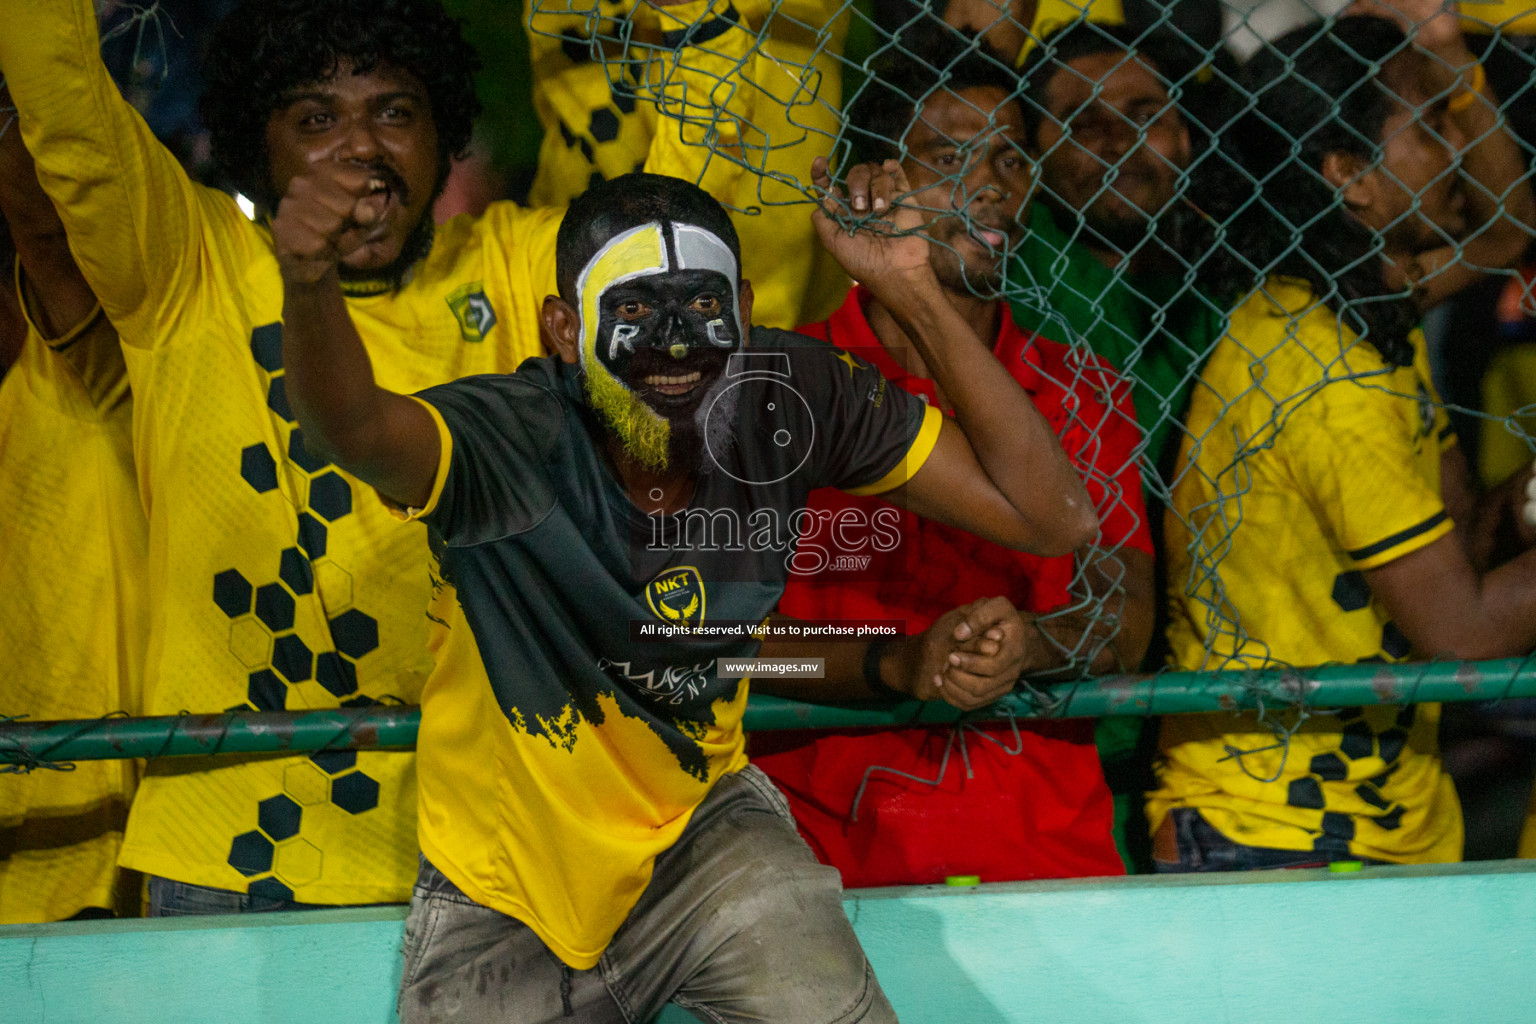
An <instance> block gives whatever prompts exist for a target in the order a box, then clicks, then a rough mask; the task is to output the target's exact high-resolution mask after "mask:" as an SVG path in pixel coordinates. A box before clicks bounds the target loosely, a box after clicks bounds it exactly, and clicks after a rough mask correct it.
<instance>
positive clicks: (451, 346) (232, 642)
mask: <svg viewBox="0 0 1536 1024" xmlns="http://www.w3.org/2000/svg"><path fill="white" fill-rule="evenodd" d="M658 6H659V5H658ZM647 10H649V11H650V14H651V15H652V16H660V15H657V12H656V11H655V10H651V8H650V7H649V5H647ZM5 16H6V25H5V31H4V32H0V72H3V74H4V75H5V77H6V80H7V81H8V83H9V84H10V87H11V91H12V94H13V96H14V98H15V101H16V105H17V107H18V108H19V111H20V116H21V121H20V126H21V131H22V135H23V137H24V139H25V141H26V143H27V146H28V148H29V149H30V150H31V151H32V153H33V155H34V156H35V157H36V161H37V168H38V177H39V179H40V180H41V182H42V184H43V187H44V188H45V189H46V190H47V191H48V193H49V195H50V197H51V198H52V200H53V202H54V204H55V205H56V206H57V207H58V210H59V215H60V217H61V218H62V220H63V222H64V226H65V228H66V230H67V231H68V234H69V241H70V245H71V248H72V249H73V251H74V252H75V253H76V255H77V256H78V258H79V263H80V269H81V271H82V273H83V274H84V275H85V278H86V280H87V281H88V282H89V284H90V286H91V288H92V289H93V291H94V292H95V293H96V295H98V296H99V297H100V299H101V303H102V306H103V308H104V309H105V311H106V313H107V316H108V317H109V318H110V319H111V321H112V323H113V325H114V326H115V327H116V328H117V330H118V333H119V335H120V338H121V341H122V345H123V349H124V353H125V356H126V358H127V368H128V376H129V380H130V382H131V384H132V387H133V391H134V395H135V403H136V408H135V415H134V423H133V426H134V455H135V461H136V469H137V472H138V478H139V484H140V490H141V497H142V500H143V503H144V506H145V508H147V509H148V511H149V535H150V539H149V551H150V562H149V567H148V571H147V572H146V573H145V574H144V580H143V585H144V588H145V590H146V592H147V594H148V601H149V619H150V625H149V629H150V638H149V642H148V650H149V654H148V659H147V663H146V665H145V669H144V683H143V685H144V692H143V703H142V705H141V707H140V708H138V709H136V710H140V711H142V712H143V713H148V714H176V713H177V712H180V711H184V710H186V711H195V712H217V711H222V710H225V709H227V708H232V707H233V708H241V709H257V710H263V711H277V710H283V709H287V710H301V709H308V708H327V707H336V706H338V705H342V706H346V707H366V706H368V705H372V704H376V703H378V702H380V701H386V700H391V699H397V700H400V701H404V702H408V703H409V702H414V701H415V700H416V699H417V697H418V695H419V694H420V692H421V686H422V683H423V682H424V681H425V679H426V676H427V673H428V671H429V669H430V658H429V657H428V655H427V650H426V641H427V628H428V623H427V620H426V618H425V616H424V612H425V609H426V606H427V602H428V599H429V595H430V586H429V580H428V576H427V571H426V566H427V551H426V536H425V531H424V530H422V529H421V528H420V527H419V526H414V525H407V524H400V523H397V522H396V521H395V520H394V519H392V518H391V517H390V516H389V515H388V514H387V513H385V512H384V511H383V510H382V509H380V508H379V507H378V505H377V503H376V502H374V501H372V500H369V492H368V491H367V490H366V489H363V490H359V489H358V487H357V485H356V483H355V481H354V480H352V479H350V478H349V477H348V476H346V475H345V473H344V472H343V471H340V470H338V469H337V468H335V467H334V466H331V465H329V464H328V463H327V462H326V460H325V459H323V458H320V457H318V456H317V455H316V453H315V452H313V451H312V450H311V449H310V448H309V447H308V446H307V445H306V443H305V437H304V434H303V432H302V431H301V430H299V429H298V428H297V427H296V426H295V422H294V416H293V413H292V411H291V409H290V406H289V402H288V396H287V392H286V380H285V374H284V369H283V357H282V322H281V313H282V299H283V288H282V282H281V279H280V277H279V274H278V267H277V262H276V260H275V259H274V257H273V255H272V248H271V244H272V243H271V235H270V231H269V230H268V227H267V225H266V218H267V217H269V216H270V215H271V213H272V211H273V210H274V209H275V208H276V205H277V201H278V199H279V198H280V197H281V195H282V194H283V191H284V189H285V188H286V187H287V184H288V182H289V181H290V180H291V179H292V178H293V177H295V176H296V175H297V174H298V173H300V172H301V171H302V170H304V169H305V168H308V167H312V166H314V165H315V164H316V163H327V164H338V165H347V166H363V167H369V168H372V169H373V171H374V172H375V173H376V174H377V176H378V177H379V178H380V179H381V180H383V181H384V182H386V183H387V185H388V203H387V211H386V213H385V215H384V216H382V217H381V218H380V219H379V220H378V222H377V223H376V224H375V225H374V230H373V232H372V233H371V234H370V237H369V242H368V245H367V246H365V247H363V248H362V249H360V250H358V251H357V252H355V253H353V254H351V256H350V257H349V260H348V263H347V266H346V268H345V269H344V271H343V276H344V277H345V278H346V284H345V288H346V291H347V294H348V300H347V301H348V302H349V303H351V304H352V307H353V308H354V309H355V310H356V311H357V318H358V323H359V324H360V325H361V329H362V332H363V334H364V336H365V337H366V339H367V343H368V345H369V348H370V351H371V352H372V356H373V360H374V366H375V367H376V368H377V371H378V373H379V377H380V379H381V380H382V381H383V382H384V383H385V384H388V385H390V386H393V387H398V388H402V389H405V390H415V389H419V388H422V387H427V386H430V385H432V384H437V383H442V382H444V381H447V380H452V379H454V378H456V377H460V376H463V375H465V374H469V373H476V372H486V371H492V370H510V369H512V368H513V367H515V366H516V365H517V364H518V363H520V362H521V361H522V360H523V359H525V358H527V357H529V356H532V355H536V354H538V353H539V352H540V351H541V345H540V340H539V338H540V328H539V323H538V311H539V306H540V303H541V302H542V300H543V298H544V296H545V295H546V294H548V293H549V292H550V291H552V290H553V288H554V259H553V250H554V236H555V230H556V226H557V222H558V215H557V214H556V213H555V212H553V211H531V210H525V209H521V208H519V207H517V206H515V205H514V204H512V203H494V204H492V205H491V207H490V208H489V209H488V210H487V212H486V213H485V215H484V216H482V217H479V218H469V217H461V218H456V219H454V220H452V221H450V222H448V223H447V224H445V225H443V226H442V227H441V228H437V229H434V226H433V222H432V217H431V207H432V201H433V199H434V197H435V196H436V195H437V194H438V192H439V190H440V189H441V187H442V184H443V181H444V179H445V177H446V175H447V172H448V169H449V167H450V165H451V164H452V161H453V159H454V157H455V156H456V155H457V154H459V153H460V152H461V151H462V150H463V148H464V147H465V146H466V144H467V143H468V142H469V137H470V127H471V123H472V120H473V118H474V115H475V113H476V110H477V109H478V105H477V103H476V100H475V94H474V87H473V72H474V70H475V67H476V59H475V55H474V52H473V51H472V50H471V48H470V47H469V46H468V44H467V43H465V41H464V40H463V38H462V37H461V35H460V32H459V27H458V25H457V23H455V22H454V21H453V20H452V19H450V18H449V17H448V16H447V15H446V14H445V13H444V12H443V10H442V8H441V7H440V6H439V5H438V4H437V3H436V2H434V0H379V2H375V0H283V2H265V0H250V2H248V3H245V4H243V5H242V6H241V7H239V8H238V9H237V10H236V11H235V12H234V13H232V14H231V15H230V16H229V17H228V18H227V19H226V20H225V21H224V22H223V23H222V24H221V26H220V28H219V30H218V31H217V33H216V36H215V38H214V40H213V42H212V45H211V49H210V54H209V57H208V61H207V72H208V88H207V90H206V92H205V95H204V97H203V114H204V120H205V121H206V122H207V124H208V126H209V128H210V131H211V135H212V139H213V149H214V155H215V159H216V161H217V162H218V163H219V165H220V167H221V169H222V171H223V172H224V173H226V174H228V175H229V177H230V179H231V180H233V181H234V182H236V183H237V184H238V185H239V187H240V189H241V190H242V191H243V192H244V193H245V194H246V195H247V196H248V197H250V199H251V200H253V201H254V203H255V205H256V207H257V210H258V212H259V214H260V216H261V219H260V220H259V221H256V222H253V221H251V220H249V219H247V218H246V217H245V216H244V215H243V214H242V213H241V212H240V210H239V208H238V207H237V205H236V203H235V201H234V199H232V198H231V197H229V196H227V195H225V194H223V193H220V192H217V191H215V190H213V189H209V188H204V187H202V186H199V185H197V184H195V183H193V182H192V181H190V180H189V179H188V177H187V175H186V174H185V173H184V172H183V170H182V168H181V166H180V165H179V164H178V163H177V162H176V161H175V159H174V158H173V157H172V156H171V154H170V153H168V152H167V151H166V150H165V149H164V148H163V147H162V146H161V145H160V144H159V143H158V142H156V141H155V139H154V138H153V136H152V135H151V134H150V133H149V130H148V129H147V127H146V126H145V124H144V122H143V121H142V120H141V119H140V118H139V117H138V115H137V114H136V113H134V111H133V110H132V108H131V107H129V105H128V104H127V103H126V101H124V99H123V98H122V97H121V96H120V95H119V94H118V91H117V88H116V86H114V85H113V83H112V81H111V79H110V78H109V77H108V76H107V72H106V69H105V68H104V67H103V65H102V61H101V57H100V55H99V53H98V49H99V40H98V28H97V21H96V13H95V10H94V7H93V5H92V3H90V0H71V2H65V0H21V2H17V3H12V4H8V5H7V7H6V11H5ZM683 36H684V37H689V33H686V32H685V33H683ZM697 36H698V38H699V39H707V42H706V43H704V44H701V45H702V46H707V47H708V50H707V51H706V50H705V49H703V48H701V46H695V45H693V44H692V43H690V42H689V39H688V38H682V39H680V40H679V42H680V45H681V48H680V49H678V50H663V51H662V52H661V53H660V54H659V55H658V61H659V64H661V65H664V66H665V67H664V68H663V69H662V70H665V69H667V68H670V69H671V77H670V78H669V79H668V84H667V86H666V87H667V88H670V89H676V90H678V102H683V100H682V98H681V97H682V96H683V92H684V91H685V90H686V94H687V96H688V97H691V98H697V97H701V96H707V95H708V94H709V89H708V88H705V89H703V90H700V89H698V88H695V86H696V85H697V84H698V82H697V81H696V80H695V79H694V78H693V76H695V75H703V76H705V77H706V78H707V80H708V82H709V83H710V84H711V85H714V84H718V82H719V80H720V78H721V77H722V76H723V75H728V74H729V72H730V69H731V68H732V67H735V66H737V64H738V62H739V58H740V54H741V53H743V52H745V51H746V50H748V49H750V46H751V38H750V37H749V36H747V35H746V34H745V33H744V32H743V31H742V30H741V29H740V28H739V27H738V26H736V25H734V24H733V23H723V24H713V25H710V24H706V25H703V26H701V29H700V31H699V32H698V33H697ZM641 91H642V93H643V92H644V90H643V89H642V90H641ZM653 99H654V97H653ZM690 102H691V101H690ZM717 112H718V111H715V110H714V109H713V108H708V107H693V106H689V107H688V109H687V111H686V113H688V114H690V115H697V117H700V118H704V119H706V120H707V119H708V118H709V117H711V116H713V115H714V114H715V113H717ZM695 127H696V128H698V127H700V126H699V125H695ZM669 141H670V140H669V133H668V132H666V131H658V132H657V133H656V143H655V149H653V151H652V153H651V157H652V158H653V160H654V161H655V164H656V166H658V167H660V168H662V169H666V170H673V171H677V172H679V173H684V174H689V175H692V174H693V173H695V172H696V171H697V169H698V168H697V167H695V166H692V165H689V166H683V165H682V163H681V160H682V158H684V157H690V158H692V157H695V156H696V157H697V159H699V160H700V161H702V160H703V159H704V158H705V157H706V156H707V154H708V150H706V149H704V148H703V147H697V146H681V147H680V146H677V145H669ZM7 710H9V709H7ZM23 710H24V709H23ZM415 801H416V796H415V769H414V758H413V756H412V755H410V754H407V753H384V752H365V753H358V754H354V753H350V752H336V753H325V754H318V755H315V756H313V757H284V758H245V759H236V758H222V759H218V760H214V761H200V762H190V763H178V764H176V765H174V766H172V765H170V764H169V763H164V762H162V763H159V764H155V765H152V766H151V768H150V769H149V772H148V774H147V776H146V778H145V779H144V781H143V783H142V785H141V786H140V788H139V791H138V794H137V796H136V798H135V801H134V805H133V809H132V812H131V814H130V817H129V822H128V830H127V834H126V837H125V840H124V844H123V850H122V855H121V860H122V862H123V864H125V865H127V866H129V867H133V868H136V869H138V870H140V871H143V872H145V873H146V874H148V875H150V876H152V878H151V881H150V886H149V895H150V912H151V913H152V914H167V913H211V912H212V913H217V912H231V911H239V910H271V909H284V908H289V907H293V906H298V905H314V904H340V903H370V902H382V901H403V900H405V899H406V898H408V896H409V893H410V886H411V880H412V879H413V878H414V877H415V873H416V863H415V858H416V835H415V827H414V813H415Z"/></svg>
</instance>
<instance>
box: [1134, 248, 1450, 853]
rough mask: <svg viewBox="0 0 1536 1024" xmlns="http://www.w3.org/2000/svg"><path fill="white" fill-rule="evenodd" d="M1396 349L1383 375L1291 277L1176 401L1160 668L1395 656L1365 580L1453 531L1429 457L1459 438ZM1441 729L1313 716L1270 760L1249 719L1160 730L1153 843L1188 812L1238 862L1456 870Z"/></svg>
mask: <svg viewBox="0 0 1536 1024" xmlns="http://www.w3.org/2000/svg"><path fill="white" fill-rule="evenodd" d="M1411 340H1412V343H1413V346H1414V351H1415V358H1414V363H1413V365H1412V366H1392V365H1389V364H1387V363H1386V362H1384V361H1383V360H1382V358H1381V357H1380V355H1378V354H1377V352H1376V350H1375V348H1374V347H1372V346H1370V345H1369V344H1366V343H1364V342H1361V341H1358V340H1357V339H1356V338H1355V336H1354V334H1353V332H1351V331H1350V330H1349V329H1347V328H1343V327H1341V326H1340V325H1339V321H1338V317H1337V316H1336V314H1334V313H1333V311H1332V310H1330V309H1328V308H1327V307H1326V306H1324V305H1323V304H1322V303H1321V302H1319V301H1318V300H1317V299H1316V298H1315V297H1314V296H1313V294H1312V292H1311V290H1310V289H1309V288H1308V287H1307V286H1306V285H1305V284H1304V283H1302V282H1299V281H1295V280H1290V279H1282V278H1272V279H1271V280H1270V281H1269V282H1268V283H1267V284H1266V286H1265V287H1264V288H1263V289H1262V290H1261V291H1260V292H1258V293H1257V294H1255V295H1254V296H1253V297H1251V298H1250V299H1249V300H1248V301H1247V302H1245V303H1244V304H1243V305H1242V306H1240V307H1239V308H1238V309H1237V310H1236V311H1234V312H1233V314H1232V319H1231V322H1230V324H1229V326H1228V330H1227V334H1226V335H1225V336H1224V337H1223V338H1222V339H1221V341H1220V343H1219V344H1218V345H1217V347H1216V350H1215V351H1214V352H1213V353H1212V356H1211V359H1210V362H1208V363H1207V364H1206V368H1205V372H1204V373H1203V374H1202V376H1201V381H1200V385H1199V386H1197V387H1196V389H1195V394H1194V397H1193V399H1192V400H1191V403H1190V412H1189V418H1188V426H1189V432H1190V436H1189V437H1187V438H1186V439H1185V442H1184V449H1183V452H1182V457H1181V460H1180V465H1179V471H1178V472H1179V476H1178V479H1177V483H1176V485H1175V487H1174V491H1173V506H1174V513H1175V514H1173V515H1170V516H1168V517H1167V520H1166V522H1167V527H1166V530H1167V538H1168V544H1167V551H1168V579H1169V591H1170V593H1169V599H1170V613H1171V622H1170V625H1169V633H1168V635H1169V643H1170V646H1171V648H1172V655H1171V659H1172V662H1173V664H1174V665H1176V666H1177V667H1179V668H1185V669H1225V668H1259V667H1266V666H1274V665H1297V666H1309V665H1320V664H1324V663H1329V662H1389V661H1401V660H1403V659H1405V658H1407V657H1408V655H1409V653H1410V652H1409V643H1408V640H1407V638H1406V637H1404V636H1403V634H1402V633H1401V632H1400V631H1399V630H1398V629H1397V627H1396V626H1395V625H1393V624H1392V622H1391V621H1389V619H1388V617H1387V614H1386V611H1385V609H1383V608H1382V607H1381V605H1380V604H1379V603H1378V602H1377V601H1376V600H1375V599H1374V598H1373V596H1372V594H1371V589H1370V586H1369V585H1368V584H1367V582H1366V579H1365V576H1364V574H1363V572H1362V570H1366V569H1373V568H1376V567H1378V566H1382V565H1385V564H1387V563H1388V562H1391V561H1393V560H1394V559H1397V558H1401V557H1402V556H1404V555H1406V554H1408V553H1410V552H1412V551H1415V550H1418V549H1419V548H1421V547H1423V546H1425V545H1426V544H1429V543H1431V542H1433V541H1435V540H1437V539H1439V538H1440V537H1443V536H1444V535H1445V534H1447V533H1448V532H1450V530H1451V529H1452V523H1451V520H1450V519H1449V517H1448V516H1447V514H1446V510H1445V506H1444V505H1443V503H1442V501H1441V497H1440V456H1441V453H1442V451H1443V450H1444V449H1445V448H1446V447H1448V446H1449V445H1451V444H1453V443H1454V440H1455V439H1454V436H1453V435H1452V433H1451V428H1450V425H1449V422H1448V420H1447V418H1446V416H1445V412H1444V409H1443V408H1441V406H1440V402H1439V399H1438V396H1436V394H1435V392H1434V389H1433V386H1432V385H1431V383H1430V377H1429V367H1428V361H1427V358H1426V356H1425V351H1424V339H1423V335H1422V333H1421V332H1419V331H1414V333H1413V335H1412V338H1411ZM1275 718H1276V719H1277V720H1278V721H1279V722H1280V723H1281V725H1282V726H1284V727H1291V726H1294V725H1295V713H1292V712H1287V713H1282V714H1275ZM1439 721H1440V708H1439V705H1437V704H1420V705H1412V706H1406V707H1386V706H1383V707H1367V708H1351V709H1344V710H1339V711H1331V712H1314V713H1313V716H1312V717H1311V718H1310V719H1309V720H1307V721H1306V722H1305V723H1303V724H1302V725H1301V727H1300V729H1299V731H1297V732H1296V733H1295V734H1294V735H1293V736H1291V738H1290V740H1289V742H1288V743H1279V742H1277V740H1276V738H1275V736H1274V734H1273V733H1271V732H1270V731H1268V730H1267V729H1265V728H1264V727H1263V726H1262V725H1260V724H1259V722H1258V721H1257V717H1256V715H1255V714H1253V713H1244V714H1210V715H1171V716H1169V717H1167V718H1166V719H1164V721H1163V732H1162V744H1161V746H1162V755H1163V756H1162V761H1161V763H1160V764H1159V767H1158V780H1159V783H1160V786H1159V788H1158V789H1157V791H1155V792H1153V793H1151V794H1149V797H1148V804H1147V814H1148V818H1149V820H1150V822H1151V825H1152V827H1153V829H1154V830H1155V829H1156V828H1157V826H1158V825H1159V824H1160V823H1161V822H1162V819H1163V817H1164V816H1165V815H1166V814H1167V812H1168V811H1169V810H1170V809H1171V808H1174V807H1195V808H1198V809H1199V810H1200V813H1201V814H1202V815H1203V816H1204V817H1205V818H1206V819H1207V820H1208V821H1209V822H1210V823H1211V824H1212V825H1213V826H1215V827H1216V828H1217V829H1218V830H1219V831H1221V832H1222V833H1223V834H1224V835H1226V836H1227V837H1228V838H1230V839H1233V840H1235V841H1237V842H1241V843H1245V844H1248V845H1252V846H1264V847H1271V848H1274V849H1284V850H1308V849H1318V850H1325V851H1333V852H1342V851H1343V849H1344V846H1345V844H1347V847H1348V850H1349V851H1350V852H1352V853H1354V854H1356V855H1358V856H1363V857H1374V858H1379V859H1382V860H1392V861H1447V860H1456V859H1458V858H1459V857H1460V855H1461V844H1462V827H1461V811H1460V806H1459V804H1458V803H1457V799H1456V793H1455V790H1454V788H1453V787H1452V785H1451V779H1450V776H1448V775H1447V774H1446V773H1445V771H1444V770H1443V768H1442V767H1441V764H1440V755H1439V746H1438V739H1437V732H1438V726H1439ZM1235 751H1241V752H1244V753H1242V754H1241V755H1240V756H1237V755H1234V752H1235ZM1250 752H1251V753H1250Z"/></svg>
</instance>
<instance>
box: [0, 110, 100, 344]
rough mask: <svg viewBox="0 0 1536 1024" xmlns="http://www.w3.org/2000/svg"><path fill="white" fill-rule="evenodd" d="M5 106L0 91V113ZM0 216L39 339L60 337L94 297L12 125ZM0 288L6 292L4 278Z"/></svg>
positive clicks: (3, 163)
mask: <svg viewBox="0 0 1536 1024" xmlns="http://www.w3.org/2000/svg"><path fill="white" fill-rule="evenodd" d="M10 105H11V99H10V95H9V93H8V91H7V90H6V89H5V88H4V87H3V86H0V109H4V108H6V107H9V106H10ZM3 120H4V115H0V121H3ZM0 214H3V215H4V216H5V220H6V222H7V223H8V224H9V225H10V229H11V243H12V244H13V245H14V246H15V247H16V258H17V260H18V261H20V263H21V269H22V271H23V272H24V273H25V274H26V277H27V280H28V282H29V285H30V291H31V294H32V297H33V298H34V299H35V300H36V301H35V303H34V305H33V308H32V310H31V312H32V319H33V321H34V322H35V323H36V324H37V328H38V330H39V331H41V332H42V334H43V336H44V337H45V338H61V337H63V336H64V335H66V334H68V333H69V332H70V331H71V330H72V329H74V328H75V327H76V326H78V325H79V324H81V323H82V322H84V321H85V319H86V318H87V317H89V316H90V315H91V314H92V313H94V312H95V311H96V306H97V304H96V296H95V295H94V294H93V293H92V292H91V288H90V286H89V285H88V284H86V283H85V277H84V276H83V275H81V273H80V268H79V267H77V266H76V265H75V261H74V258H73V257H72V256H71V255H70V253H69V241H68V239H67V238H66V237H65V235H64V224H63V223H62V222H61V221H60V220H59V215H58V213H57V212H56V211H55V210H54V208H53V203H52V202H50V201H49V199H48V196H47V194H46V193H45V192H43V189H42V186H41V185H39V184H38V183H37V171H36V170H35V169H34V168H33V165H32V156H31V154H30V153H28V152H27V148H26V146H24V145H22V142H21V133H20V132H19V131H18V130H16V126H15V124H14V123H12V124H11V125H10V128H9V130H6V131H5V132H4V133H3V134H0ZM6 269H7V270H9V269H10V268H9V267H7V268H6ZM0 287H4V288H5V289H7V290H9V289H10V287H11V280H10V276H9V274H7V275H6V277H5V280H4V281H3V282H0Z"/></svg>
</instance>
